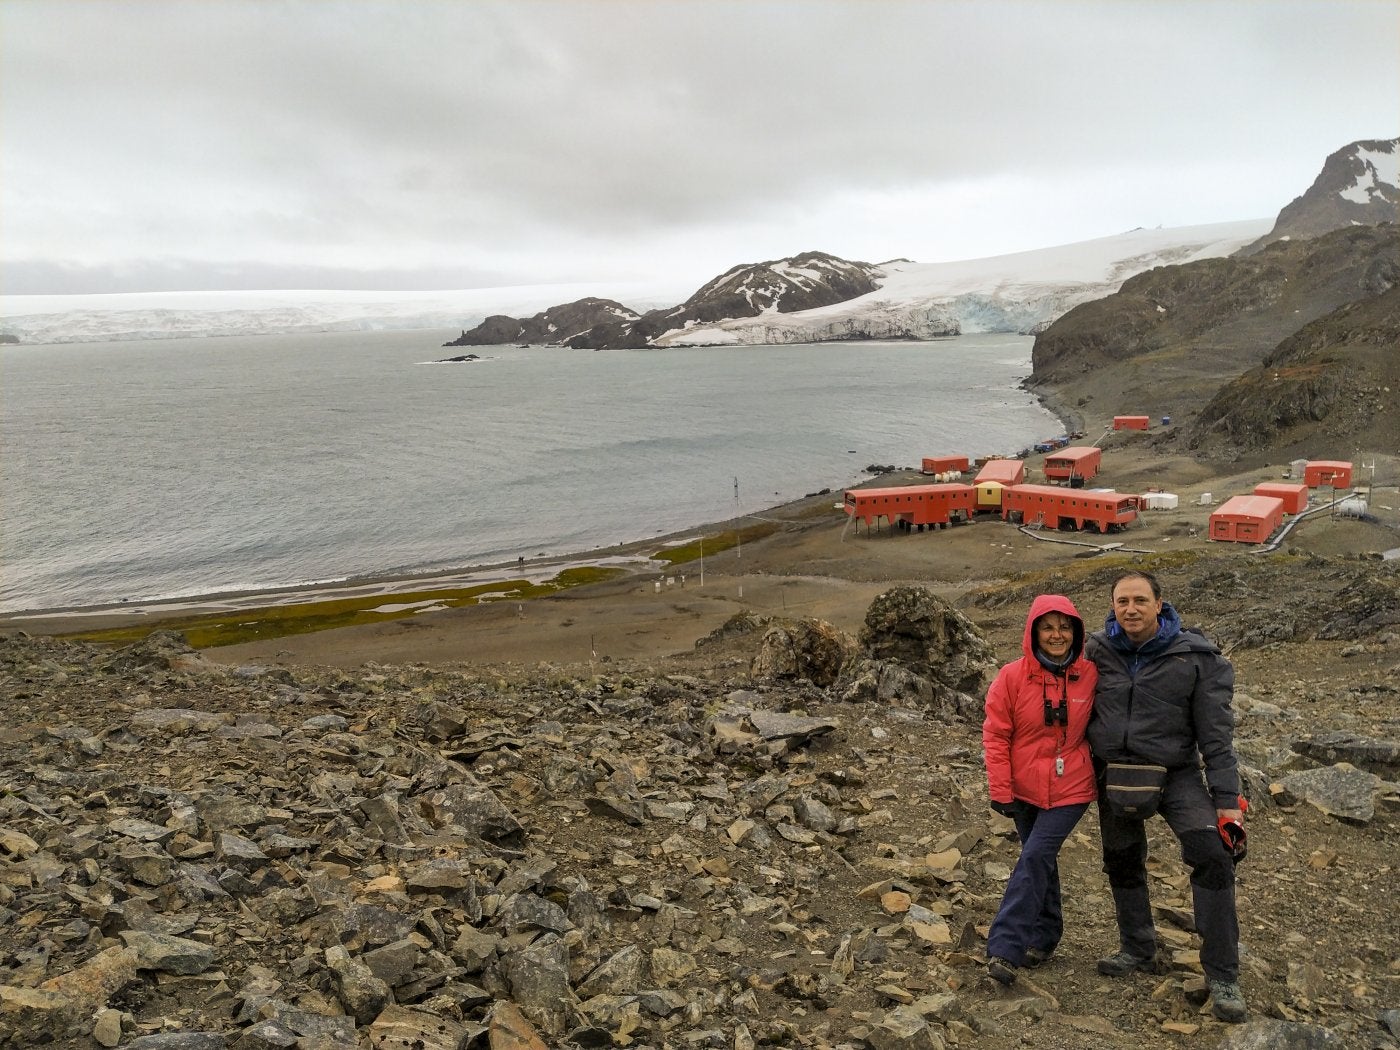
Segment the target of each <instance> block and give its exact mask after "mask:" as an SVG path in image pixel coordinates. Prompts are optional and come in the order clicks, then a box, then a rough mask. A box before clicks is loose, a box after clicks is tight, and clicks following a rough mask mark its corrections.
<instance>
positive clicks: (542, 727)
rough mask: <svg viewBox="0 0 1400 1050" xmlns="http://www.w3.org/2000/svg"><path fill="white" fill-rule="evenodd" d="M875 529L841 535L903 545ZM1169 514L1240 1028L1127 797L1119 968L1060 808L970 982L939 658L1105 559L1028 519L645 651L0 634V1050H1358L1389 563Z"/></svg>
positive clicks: (1157, 845)
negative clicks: (291, 650) (1134, 868)
mask: <svg viewBox="0 0 1400 1050" xmlns="http://www.w3.org/2000/svg"><path fill="white" fill-rule="evenodd" d="M1162 527H1163V528H1166V526H1162ZM979 528H982V526H972V527H968V528H967V530H966V534H967V535H969V536H970V535H972V534H974V533H975V531H976V529H979ZM988 528H995V527H993V526H988ZM818 531H820V530H818ZM1183 531H1184V530H1183ZM990 535H992V534H991V533H984V534H982V535H980V536H977V537H976V538H975V542H976V543H977V544H978V545H985V544H986V543H988V542H989V540H988V539H987V537H988V536H990ZM1009 535H1015V536H1019V535H1020V534H1017V533H1015V532H1014V530H1011V531H1010V533H1009ZM809 539H810V538H809ZM883 539H885V540H889V542H888V543H886V544H885V545H884V546H881V547H877V546H876V544H879V543H881V542H882V538H881V537H875V538H873V539H872V540H870V541H869V543H868V545H867V546H866V547H865V548H863V551H864V554H865V555H866V556H867V561H866V564H867V565H870V564H875V565H878V564H879V557H874V558H873V560H871V559H870V556H871V555H872V554H878V555H879V556H885V555H888V554H889V552H895V551H898V552H899V553H900V556H901V557H902V558H906V559H907V558H908V557H910V556H911V555H912V552H914V551H915V550H916V547H915V546H914V545H915V544H918V543H919V542H920V540H921V539H928V538H927V537H923V538H921V537H884V538H883ZM1005 539H1006V537H1004V536H1003V533H1001V532H997V533H996V538H995V539H994V540H992V541H991V542H993V543H1001V542H1004V541H1005ZM765 542H768V541H765ZM775 542H778V543H779V544H781V543H784V542H792V543H797V544H798V547H797V549H800V550H804V551H806V553H807V554H808V555H810V554H812V553H813V552H814V548H812V547H811V546H808V547H802V546H801V542H800V540H793V539H791V538H789V539H788V540H783V539H782V538H781V536H780V537H779V539H778V540H777V541H775ZM810 542H815V541H810ZM958 542H960V543H961V542H974V540H968V539H965V538H964V539H959V540H958ZM1018 542H1019V541H1018ZM900 543H903V544H906V546H905V547H903V548H900V547H897V546H896V544H900ZM1365 545H1366V544H1365V542H1364V541H1363V542H1362V543H1361V546H1365ZM1211 546H1212V547H1214V548H1217V549H1216V550H1198V551H1194V552H1189V553H1188V552H1185V551H1180V552H1175V553H1172V554H1167V555H1157V556H1155V561H1154V564H1155V565H1156V568H1157V569H1158V571H1159V572H1160V573H1161V574H1162V576H1163V578H1164V580H1165V582H1166V583H1167V587H1168V594H1169V597H1171V598H1173V599H1174V600H1176V601H1177V603H1178V604H1179V605H1180V606H1181V607H1182V608H1183V609H1184V610H1188V616H1187V618H1188V621H1189V622H1200V623H1203V624H1205V625H1206V626H1207V627H1208V628H1209V629H1210V630H1211V631H1212V632H1213V633H1215V634H1216V635H1217V637H1219V638H1220V639H1221V641H1222V642H1223V644H1224V645H1225V646H1226V647H1227V649H1228V650H1229V651H1230V653H1231V655H1232V658H1233V659H1234V660H1235V662H1236V665H1237V668H1238V671H1239V680H1240V688H1239V692H1238V694H1237V707H1238V714H1239V723H1240V724H1239V730H1238V739H1237V743H1238V748H1239V751H1240V753H1241V757H1242V761H1243V762H1244V763H1245V765H1246V767H1247V783H1248V788H1249V794H1250V798H1251V801H1252V807H1253V808H1252V811H1251V815H1250V822H1249V827H1250V851H1249V857H1248V859H1247V860H1246V861H1245V862H1244V864H1243V865H1242V867H1241V868H1240V870H1239V900H1240V914H1241V926H1242V931H1243V941H1244V943H1243V953H1244V968H1243V969H1244V972H1243V975H1242V984H1243V988H1244V991H1245V993H1246V995H1247V997H1248V999H1249V1002H1250V1005H1251V1020H1250V1021H1249V1023H1247V1024H1245V1025H1241V1026H1227V1025H1224V1024H1222V1023H1220V1022H1218V1021H1216V1020H1214V1019H1213V1018H1212V1017H1211V1016H1210V1014H1209V1011H1208V1008H1206V1007H1203V1005H1202V999H1203V995H1202V981H1201V978H1200V975H1199V964H1198V959H1197V947H1198V942H1197V940H1196V938H1195V936H1194V934H1193V932H1192V930H1191V918H1190V904H1189V888H1188V886H1187V882H1186V875H1185V871H1184V869H1183V867H1182V865H1181V864H1180V861H1179V857H1178V855H1177V850H1176V848H1175V844H1174V840H1173V839H1172V838H1171V836H1170V834H1169V833H1168V832H1167V831H1166V830H1165V828H1164V827H1163V826H1154V830H1153V837H1152V857H1151V871H1152V877H1153V883H1154V885H1153V896H1154V903H1155V904H1156V906H1157V910H1158V916H1159V919H1160V933H1161V941H1162V955H1161V962H1162V966H1161V972H1160V973H1158V974H1155V975H1139V976H1138V977H1136V978H1133V979H1129V980H1123V981H1119V980H1112V979H1108V978H1103V977H1100V976H1099V975H1098V974H1097V973H1096V972H1095V970H1094V965H1093V963H1094V959H1095V958H1096V957H1097V956H1098V955H1099V954H1102V953H1106V952H1108V951H1110V950H1112V949H1113V948H1115V947H1116V943H1115V936H1114V930H1113V920H1112V907H1111V902H1110V900H1109V897H1108V893H1107V887H1106V884H1105V882H1104V879H1103V876H1102V874H1101V873H1100V872H1099V868H1098V860H1097V854H1098V834H1097V829H1096V826H1095V822H1094V819H1093V814H1092V811H1091V814H1090V816H1089V817H1087V818H1086V819H1085V821H1084V822H1083V823H1082V824H1081V826H1080V828H1079V829H1078V831H1077V832H1076V833H1075V835H1074V836H1073V837H1072V838H1071V840H1070V842H1069V843H1068V844H1067V847H1066V849H1065V852H1064V854H1063V855H1062V858H1061V868H1062V875H1063V881H1064V886H1065V894H1066V914H1067V927H1068V928H1067V934H1066V938H1065V941H1064V943H1063V944H1062V945H1061V948H1060V950H1059V952H1058V953H1057V955H1056V956H1055V958H1054V959H1053V960H1052V961H1051V962H1050V963H1049V964H1048V965H1046V966H1045V967H1043V968H1039V969H1036V970H1034V971H1028V972H1025V974H1024V976H1023V979H1022V980H1021V981H1020V983H1019V984H1018V985H1017V986H1016V987H1013V988H1011V989H1009V990H1008V989H1002V988H1001V987H1000V986H999V985H995V984H994V983H993V982H991V981H990V980H989V979H988V978H987V977H986V974H985V970H984V968H983V965H982V959H983V950H984V938H985V933H986V927H987V924H988V923H989V921H990V920H991V918H992V916H993V914H994V912H995V909H996V906H997V903H998V901H999V899H1000V895H1001V892H1002V889H1003V886H1004V884H1005V881H1006V879H1007V877H1008V875H1009V872H1010V870H1011V868H1012V866H1013V865H1014V863H1015V860H1016V856H1017V847H1016V844H1015V841H1014V833H1013V831H1012V829H1011V827H1010V822H1009V821H1007V820H1005V819H1003V818H1001V817H998V816H996V815H994V814H992V813H991V812H990V811H989V810H988V808H987V801H986V788H985V775H984V771H983V768H982V763H981V754H980V730H979V721H980V712H979V708H980V694H979V692H978V687H977V685H976V683H977V682H978V680H979V676H980V675H984V674H985V673H986V672H987V671H988V670H989V669H990V668H991V667H992V666H994V665H995V664H996V663H997V662H1000V661H1001V660H1004V659H1007V658H1010V657H1011V656H1012V655H1015V653H1016V648H1017V646H1018V644H1019V635H1020V629H1021V624H1022V622H1023V617H1024V610H1025V607H1026V604H1027V601H1028V599H1029V596H1030V595H1031V594H1034V593H1036V592H1038V591H1039V590H1045V589H1060V590H1064V591H1065V592H1066V593H1070V594H1072V595H1074V596H1076V600H1077V601H1079V602H1080V603H1081V607H1082V608H1084V609H1085V610H1086V616H1088V617H1089V618H1090V619H1091V621H1096V620H1097V618H1098V616H1100V615H1101V612H1100V611H1099V609H1098V608H1095V606H1096V605H1097V596H1099V595H1101V594H1103V593H1106V589H1107V581H1108V579H1109V578H1110V577H1111V574H1112V571H1113V565H1111V564H1109V563H1107V562H1106V561H1105V560H1104V559H1103V558H1102V557H1100V558H1095V559H1087V560H1085V559H1082V558H1078V557H1075V556H1074V555H1073V554H1072V553H1069V552H1064V551H1062V552H1059V554H1058V557H1057V559H1053V560H1047V561H1046V564H1044V565H1037V566H1034V567H1032V568H1029V569H1028V570H1027V571H1026V572H1025V573H1019V574H1016V575H1012V576H1008V577H1005V578H1002V579H999V580H995V581H989V582H987V583H985V584H984V585H980V586H971V587H967V588H964V589H963V590H962V591H961V593H959V594H957V595H955V596H953V597H951V598H949V597H943V596H940V595H939V594H936V593H934V590H947V588H946V587H941V586H940V587H936V588H934V589H926V588H923V587H919V586H911V585H909V584H908V583H904V582H898V583H895V584H893V585H890V584H883V583H880V582H879V581H875V582H873V583H871V584H869V585H868V586H870V587H871V588H872V589H873V590H876V591H878V593H879V595H880V596H879V597H876V598H875V599H874V600H870V601H867V600H866V599H865V597H864V595H865V594H866V593H867V592H866V591H865V590H864V589H862V588H863V587H864V586H867V585H865V584H850V586H852V587H855V588H856V592H855V593H858V594H860V595H861V596H862V597H861V601H862V603H863V610H862V612H861V613H860V615H859V616H858V617H856V618H855V619H854V620H853V621H852V620H847V621H846V622H844V623H833V622H831V621H827V620H821V619H815V618H805V619H803V618H799V617H797V616H788V617H784V616H783V615H782V613H781V610H776V611H766V612H765V611H755V610H753V609H747V610H742V611H740V612H739V613H738V615H737V616H730V617H728V618H726V619H724V620H722V621H719V626H718V629H716V630H712V631H710V632H709V633H707V634H705V635H703V636H701V637H700V638H699V642H698V644H696V645H694V646H691V645H686V646H684V647H683V648H679V649H678V650H677V651H675V652H674V653H673V654H671V655H666V656H658V657H655V658H648V659H635V658H631V657H618V658H616V659H609V660H606V661H598V662H593V661H589V662H574V663H564V662H557V663H546V662H540V661H535V662H532V663H529V664H523V663H511V664H507V663H504V662H502V663H498V664H495V665H487V664H483V663H466V662H462V661H455V662H454V661H450V660H440V661H433V662H424V661H419V662H416V663H414V662H411V661H408V660H405V661H403V662H400V663H394V664H390V663H375V662H370V663H364V662H363V661H361V662H360V663H359V664H357V665H355V666H353V667H341V668H334V667H330V666H327V665H325V664H312V663H301V662H297V661H295V660H292V659H288V658H286V656H285V655H284V659H283V660H282V661H281V662H280V663H281V664H284V665H285V666H283V665H279V663H278V662H274V661H271V660H261V661H253V660H250V659H249V658H248V655H247V654H229V653H219V652H211V653H209V654H200V653H196V652H194V651H192V650H190V649H188V648H187V647H186V646H185V645H184V644H183V642H182V641H181V639H179V638H178V636H172V635H169V634H156V635H154V636H152V637H151V638H150V639H149V640H147V641H146V642H143V643H140V644H138V645H137V646H134V647H131V648H127V649H122V650H118V651H111V650H105V649H100V648H96V647H92V646H85V645H80V644H76V643H68V642H64V641H62V640H56V639H50V638H43V637H37V636H36V637H29V636H26V635H24V634H23V633H15V632H12V633H11V634H10V635H8V636H7V637H6V639H5V640H4V641H3V644H0V683H2V687H3V692H4V696H5V711H6V714H5V719H4V724H3V733H4V744H5V747H4V750H3V753H2V754H0V789H3V790H2V791H0V965H3V970H0V1046H14V1047H29V1046H38V1045H48V1046H54V1047H74V1048H77V1047H91V1046H94V1045H101V1046H118V1045H121V1046H131V1047H136V1048H138V1050H203V1048H210V1050H215V1048H220V1047H230V1048H232V1047H237V1048H248V1050H273V1048H289V1047H298V1048H308V1050H311V1048H315V1050H326V1048H342V1047H343V1048H346V1050H349V1048H352V1047H382V1048H386V1050H387V1048H394V1050H399V1048H403V1050H408V1048H410V1047H412V1048H419V1050H437V1048H447V1047H453V1048H458V1047H478V1046H480V1047H485V1046H490V1047H492V1048H497V1050H501V1048H517V1047H519V1048H525V1047H542V1046H578V1047H597V1046H632V1047H696V1048H700V1047H726V1048H727V1047H735V1048H747V1047H754V1046H761V1045H769V1046H792V1047H817V1048H821V1047H850V1048H856V1050H860V1048H867V1047H868V1048H873V1050H904V1048H909V1050H923V1048H938V1047H954V1046H977V1047H985V1048H989V1050H1000V1048H1011V1047H1020V1046H1036V1047H1047V1048H1071V1047H1074V1048H1078V1047H1090V1046H1092V1047H1108V1048H1124V1050H1126V1048H1130V1047H1131V1048H1135V1050H1136V1048H1144V1047H1168V1046H1171V1047H1175V1046H1190V1047H1202V1048H1204V1047H1235V1048H1240V1047H1258V1048H1284V1047H1333V1046H1336V1047H1367V1048H1383V1047H1396V1046H1400V1012H1398V1010H1400V912H1397V909H1396V908H1395V905H1394V901H1395V899H1396V895H1397V892H1400V851H1398V850H1397V848H1396V845H1395V843H1396V841H1397V833H1400V793H1397V792H1398V791H1400V789H1397V786H1396V783H1395V782H1396V781H1397V780H1400V713H1397V711H1398V710H1400V709H1398V708H1397V697H1400V684H1397V683H1400V675H1397V667H1398V666H1400V578H1397V574H1396V572H1395V571H1394V567H1393V566H1394V563H1392V562H1381V561H1377V560H1375V559H1374V558H1372V557H1369V556H1357V555H1356V554H1355V553H1351V552H1342V553H1338V554H1334V555H1331V556H1324V555H1321V554H1318V553H1315V552H1310V551H1307V550H1305V549H1302V547H1301V545H1300V547H1298V548H1295V551H1294V553H1292V554H1286V555H1279V556H1274V557H1270V558H1253V559H1245V558H1242V557H1241V556H1240V555H1239V553H1238V551H1237V550H1235V549H1230V550H1221V549H1219V548H1222V547H1224V546H1225V545H1211ZM840 549H841V548H840V547H831V550H833V551H836V552H837V553H839V552H840ZM931 549H933V548H930V547H927V546H926V547H925V548H924V550H931ZM950 550H951V548H950ZM745 555H746V556H747V557H749V558H750V559H751V563H750V564H751V565H756V564H758V563H759V562H758V559H762V558H763V557H765V556H766V557H767V558H768V559H769V561H768V562H767V565H768V569H769V570H770V571H773V570H775V569H776V567H777V564H778V562H779V561H781V560H782V559H781V558H780V557H779V556H778V555H777V554H774V553H773V552H772V551H769V552H767V554H766V555H765V554H764V553H763V552H761V551H758V550H754V551H746V552H745ZM1030 556H1031V555H1030V554H1029V553H1028V554H1027V557H1030ZM1043 557H1044V558H1045V559H1050V557H1051V556H1050V555H1043ZM789 568H790V569H793V568H807V569H809V570H810V568H811V565H810V564H807V563H793V562H792V560H791V559H789ZM874 574H875V575H879V574H880V573H879V572H878V571H877V572H875V573H874ZM765 575H766V574H765ZM621 600H622V601H625V600H627V599H625V598H624V599H621ZM672 600H673V601H674V596H673V599H672ZM720 607H721V608H722V607H723V605H722V603H721V606H720ZM1090 610H1093V613H1092V615H1091V613H1090ZM798 611H801V610H798ZM682 619H683V620H684V622H686V623H692V624H693V623H694V622H695V621H696V619H703V620H704V622H705V623H707V624H708V623H709V622H710V620H711V619H712V617H711V616H710V614H709V613H707V614H706V616H705V617H698V618H697V617H683V618H682ZM834 619H835V620H838V621H839V620H841V619H842V617H840V616H837V617H834ZM561 630H562V628H561ZM285 641H287V642H288V644H292V640H285ZM352 648H353V646H352ZM212 657H217V658H218V659H220V660H221V661H224V662H215V660H214V659H212ZM345 662H347V663H348V662H349V661H348V660H347V661H345ZM1156 824H1157V825H1160V822H1156Z"/></svg>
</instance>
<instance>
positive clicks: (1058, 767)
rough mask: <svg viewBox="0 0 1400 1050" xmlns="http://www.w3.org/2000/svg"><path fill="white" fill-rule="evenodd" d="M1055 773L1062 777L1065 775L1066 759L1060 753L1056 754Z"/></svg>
mask: <svg viewBox="0 0 1400 1050" xmlns="http://www.w3.org/2000/svg"><path fill="white" fill-rule="evenodd" d="M1055 775H1056V776H1057V777H1062V776H1064V775H1065V760H1064V759H1063V758H1061V757H1060V756H1059V755H1056V756H1055Z"/></svg>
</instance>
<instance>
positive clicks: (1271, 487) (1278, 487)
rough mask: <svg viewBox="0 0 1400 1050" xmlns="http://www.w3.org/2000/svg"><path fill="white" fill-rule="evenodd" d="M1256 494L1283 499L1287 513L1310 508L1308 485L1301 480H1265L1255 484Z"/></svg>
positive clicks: (1299, 512)
mask: <svg viewBox="0 0 1400 1050" xmlns="http://www.w3.org/2000/svg"><path fill="white" fill-rule="evenodd" d="M1254 494H1255V495H1256V496H1273V497H1274V498H1276V499H1281V500H1283V512H1284V513H1285V514H1301V513H1303V511H1305V510H1307V509H1308V487H1307V486H1306V485H1304V484H1302V483H1301V482H1289V481H1265V482H1263V483H1261V484H1258V485H1255V486H1254Z"/></svg>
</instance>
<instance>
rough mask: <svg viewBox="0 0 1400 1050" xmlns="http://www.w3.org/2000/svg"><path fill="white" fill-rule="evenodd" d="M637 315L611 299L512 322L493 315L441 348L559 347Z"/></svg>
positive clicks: (566, 306)
mask: <svg viewBox="0 0 1400 1050" xmlns="http://www.w3.org/2000/svg"><path fill="white" fill-rule="evenodd" d="M638 316H639V315H638V314H637V312H636V311H634V310H629V309H628V308H627V307H625V306H623V305H622V304H621V303H618V302H614V301H613V300H611V299H596V298H588V299H579V300H578V301H576V302H572V303H565V304H563V305H562V306H551V307H550V308H549V309H548V310H544V311H542V312H540V313H537V314H535V316H534V317H526V318H523V319H521V318H515V317H507V316H505V315H504V314H493V315H492V316H490V317H488V318H486V320H484V321H482V322H481V324H479V325H477V326H476V327H475V328H473V329H472V330H471V331H470V332H463V333H462V334H461V335H460V336H458V337H457V338H456V339H453V340H452V341H451V342H450V343H443V344H442V345H443V346H500V345H502V344H505V343H543V344H549V345H562V344H566V343H568V342H569V340H570V339H572V338H573V337H574V336H576V335H578V334H579V333H580V332H587V331H588V330H589V329H591V328H594V327H595V326H597V325H600V324H607V323H624V322H631V321H635V320H637V317H638Z"/></svg>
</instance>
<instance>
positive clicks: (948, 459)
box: [920, 456, 967, 474]
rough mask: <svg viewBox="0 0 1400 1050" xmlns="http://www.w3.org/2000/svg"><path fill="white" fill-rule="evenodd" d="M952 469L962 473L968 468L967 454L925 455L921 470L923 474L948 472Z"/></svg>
mask: <svg viewBox="0 0 1400 1050" xmlns="http://www.w3.org/2000/svg"><path fill="white" fill-rule="evenodd" d="M950 470H956V471H957V472H958V473H960V474H961V473H962V472H964V471H966V470H967V457H966V456H925V457H924V465H923V467H922V468H921V470H920V473H923V474H946V473H947V472H948V471H950Z"/></svg>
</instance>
